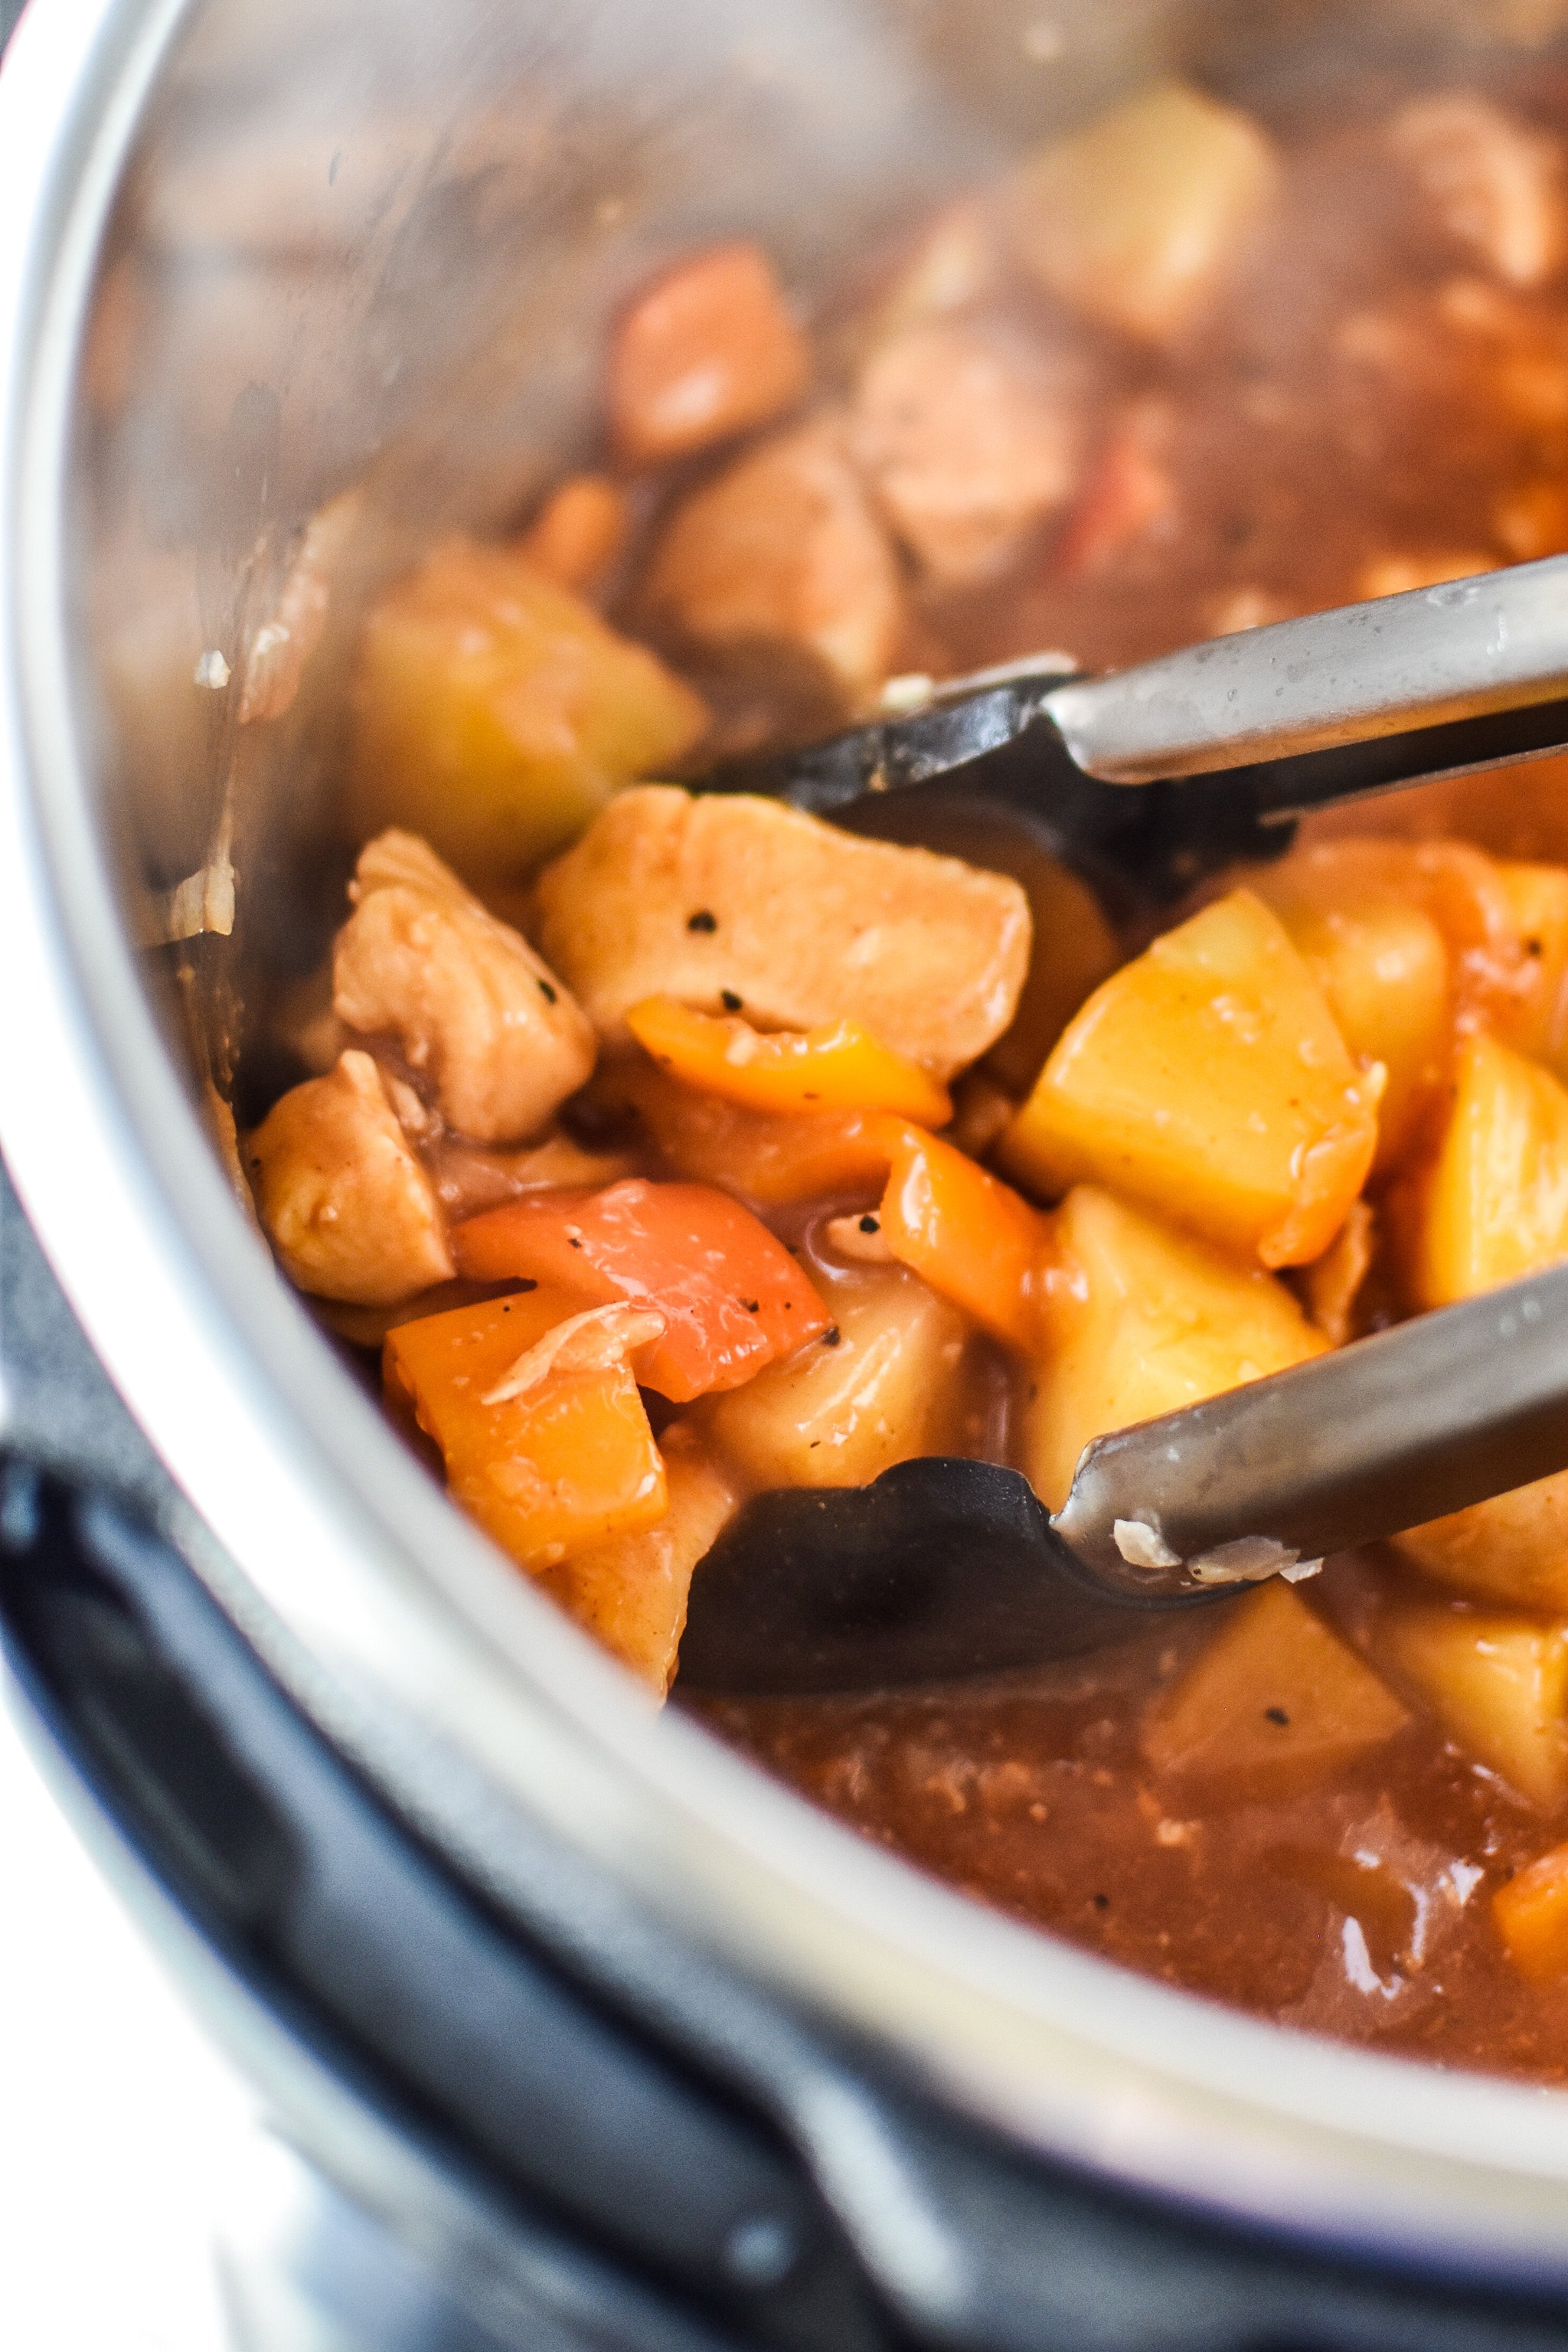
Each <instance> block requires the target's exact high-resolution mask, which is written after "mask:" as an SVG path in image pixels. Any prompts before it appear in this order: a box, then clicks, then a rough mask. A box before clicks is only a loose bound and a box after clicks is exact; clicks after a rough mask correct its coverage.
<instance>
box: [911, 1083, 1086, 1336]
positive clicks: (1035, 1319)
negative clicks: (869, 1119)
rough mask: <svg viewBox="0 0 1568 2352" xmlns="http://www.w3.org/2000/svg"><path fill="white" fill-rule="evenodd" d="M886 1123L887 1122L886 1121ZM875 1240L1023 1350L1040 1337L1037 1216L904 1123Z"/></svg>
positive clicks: (959, 1156) (1042, 1246)
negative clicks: (885, 1245)
mask: <svg viewBox="0 0 1568 2352" xmlns="http://www.w3.org/2000/svg"><path fill="white" fill-rule="evenodd" d="M889 1125H891V1122H890V1121H889ZM878 1225H879V1231H880V1233H881V1236H882V1239H883V1240H884V1241H885V1242H886V1244H887V1245H888V1247H889V1249H890V1250H891V1252H892V1254H893V1255H894V1256H895V1257H896V1258H900V1259H901V1260H902V1262H903V1264H904V1265H907V1266H910V1267H911V1268H912V1269H913V1271H914V1272H915V1273H916V1274H918V1275H920V1276H921V1278H922V1280H924V1281H925V1282H928V1283H929V1284H930V1285H931V1288H932V1289H933V1290H934V1291H936V1292H938V1293H939V1295H940V1296H941V1297H943V1298H950V1299H952V1302H953V1304H954V1306H956V1307H962V1308H963V1311H964V1313H965V1314H966V1315H971V1316H973V1318H974V1320H975V1322H977V1323H978V1324H979V1325H980V1326H981V1327H982V1328H983V1329H984V1330H986V1331H989V1332H990V1333H991V1334H992V1336H993V1337H994V1339H1003V1340H1005V1341H1006V1343H1007V1344H1008V1346H1010V1347H1013V1348H1017V1349H1020V1350H1021V1351H1023V1352H1024V1353H1026V1354H1028V1353H1031V1352H1033V1351H1034V1350H1035V1349H1037V1346H1038V1343H1039V1336H1040V1307H1039V1284H1040V1279H1041V1272H1042V1260H1043V1258H1044V1256H1045V1254H1046V1247H1047V1226H1046V1221H1045V1219H1044V1218H1043V1217H1042V1216H1041V1215H1040V1214H1039V1213H1038V1212H1037V1211H1036V1210H1034V1209H1031V1208H1030V1206H1029V1204H1028V1202H1026V1201H1024V1200H1021V1199H1020V1198H1019V1196H1018V1194H1017V1193H1016V1192H1014V1191H1013V1190H1012V1188H1011V1186H1009V1185H1006V1184H1003V1183H999V1182H998V1181H997V1179H996V1178H995V1177H994V1176H990V1175H987V1173H986V1171H985V1170H984V1168H980V1167H977V1166H976V1165H975V1163H974V1161H973V1160H970V1159H967V1158H966V1157H965V1155H964V1154H963V1152H962V1151H958V1150H954V1148H953V1146H952V1144H951V1143H943V1142H942V1140H941V1139H940V1138H939V1137H937V1136H934V1135H923V1134H922V1133H921V1130H920V1129H918V1128H913V1127H906V1128H904V1129H902V1130H901V1132H900V1133H899V1135H898V1138H897V1140H896V1142H895V1143H894V1145H893V1152H892V1162H891V1165H890V1167H889V1171H888V1186H887V1190H886V1192H884V1193H883V1195H882V1203H881V1207H880V1208H879V1211H878Z"/></svg>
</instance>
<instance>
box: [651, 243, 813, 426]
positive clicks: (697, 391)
mask: <svg viewBox="0 0 1568 2352" xmlns="http://www.w3.org/2000/svg"><path fill="white" fill-rule="evenodd" d="M609 373H610V382H609V402H610V430H611V433H612V435H613V436H614V438H615V441H616V446H617V447H618V448H619V449H620V451H621V453H622V455H623V456H624V457H628V458H629V459H630V460H631V462H632V464H633V465H635V466H658V465H662V464H663V463H664V462H665V461H666V460H667V459H668V458H670V457H690V456H691V455H692V453H693V452H694V451H695V450H698V449H708V448H711V446H713V444H714V443H715V442H716V441H722V440H725V439H727V438H728V437H729V436H730V435H731V434H732V433H741V432H744V431H745V430H746V429H747V427H748V426H750V425H765V424H767V423H768V422H769V421H770V419H771V418H773V417H775V416H781V415H783V414H784V410H785V409H786V408H793V407H794V406H795V402H796V401H797V400H798V399H799V398H800V397H801V394H803V393H804V392H805V387H806V384H807V383H808V382H809V380H810V376H811V353H810V352H809V351H808V349H807V347H806V342H805V337H804V335H802V333H801V331H800V329H799V328H798V327H797V326H796V325H795V320H793V319H792V318H791V317H790V314H789V310H788V309H787V307H786V305H785V302H784V293H783V290H782V289H781V288H780V285H779V282H778V279H777V278H776V277H775V276H774V274H773V264H772V262H771V261H770V260H769V259H768V257H767V255H766V254H765V253H764V252H763V250H762V248H761V247H760V246H755V245H750V244H744V243H742V244H736V245H716V246H714V247H711V249H710V251H709V252H707V253H698V254H693V255H692V256H691V257H690V258H689V260H686V261H682V262H679V263H677V265H676V267H675V268H673V269H669V270H667V271H666V272H665V274H664V275H663V277H661V278H656V279H655V280H654V282H653V284H652V285H651V286H648V287H646V288H645V289H644V290H643V291H642V293H640V294H639V295H637V298H636V299H635V300H634V301H633V302H632V303H631V304H630V306H629V307H628V308H627V309H626V310H625V311H624V312H623V313H622V316H621V320H620V323H619V325H618V326H617V328H616V332H615V335H614V338H613V340H612V341H611V344H610V369H609Z"/></svg>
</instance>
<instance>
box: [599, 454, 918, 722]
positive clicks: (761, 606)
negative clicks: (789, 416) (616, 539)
mask: <svg viewBox="0 0 1568 2352" xmlns="http://www.w3.org/2000/svg"><path fill="white" fill-rule="evenodd" d="M644 604H645V607H646V610H647V614H648V616H649V618H650V619H651V620H653V621H654V622H655V623H657V624H659V625H663V626H665V627H668V628H670V629H672V630H674V631H675V632H676V633H677V634H678V635H680V636H681V637H683V638H685V639H686V640H687V641H688V642H689V643H690V644H691V645H693V646H699V647H701V648H702V649H704V650H706V651H709V652H712V653H719V654H725V653H731V654H733V653H739V652H742V651H744V650H746V649H748V648H753V647H758V646H784V647H788V648H791V649H793V650H795V651H796V652H798V653H802V654H805V655H806V656H809V657H810V658H811V659H813V660H814V661H815V662H816V663H817V664H818V665H820V667H821V668H822V669H823V670H824V672H825V673H826V676H827V677H828V678H829V679H831V680H832V681H833V682H834V684H835V685H836V686H837V688H838V689H839V691H840V692H841V693H843V694H845V695H847V697H849V698H851V699H852V700H854V699H858V698H862V697H864V696H866V695H868V694H869V693H870V692H871V690H872V689H873V688H875V687H876V686H878V685H879V683H880V681H881V679H882V678H883V677H885V675H886V674H887V672H888V670H889V667H890V666H891V663H892V660H893V656H894V652H895V649H896V647H897V645H898V639H899V633H900V627H901V625H902V622H903V595H902V589H901V586H900V579H899V569H898V565H897V562H895V560H894V555H893V550H892V547H891V545H890V544H889V539H888V535H887V533H886V531H885V530H883V528H882V526H881V524H880V522H879V520H878V519H877V517H876V515H875V514H874V513H873V512H872V510H871V508H870V505H869V503H868V499H867V495H866V492H865V490H864V488H862V486H861V483H860V479H859V477H858V474H857V473H856V471H855V468H854V467H853V466H852V464H851V463H850V459H849V455H848V451H847V447H846V445H845V435H844V429H843V427H842V425H839V424H838V423H837V422H836V421H835V420H833V419H831V418H820V419H818V420H817V421H816V423H815V424H811V425H802V426H801V427H800V428H799V429H798V430H796V431H795V432H791V433H784V434H780V435H777V436H774V437H773V439H772V440H769V441H765V442H763V445H762V446H761V447H760V448H757V449H752V450H750V451H748V452H747V454H746V455H745V456H744V457H741V458H738V459H737V460H736V462H735V464H734V465H732V466H731V467H729V468H728V470H727V471H726V472H724V473H722V474H721V475H720V476H719V478H718V479H717V480H716V481H712V482H709V483H708V484H706V485H705V486H704V487H703V488H701V489H700V490H698V491H696V492H694V493H693V495H692V496H691V497H690V498H689V499H687V500H686V501H685V503H684V505H682V506H681V507H679V509H677V511H676V514H675V517H674V520H673V521H672V522H671V523H670V525H669V527H668V530H666V532H665V534H664V537H663V538H662V540H661V541H659V544H658V548H657V549H656V551H655V552H654V558H653V562H652V564H651V566H650V567H649V571H648V574H647V581H646V583H645V588H644Z"/></svg>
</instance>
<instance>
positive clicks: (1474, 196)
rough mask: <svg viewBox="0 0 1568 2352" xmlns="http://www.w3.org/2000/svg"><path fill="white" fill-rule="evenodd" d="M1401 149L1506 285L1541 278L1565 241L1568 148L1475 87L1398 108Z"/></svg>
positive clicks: (1456, 230) (1440, 207)
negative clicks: (1567, 159) (1567, 155)
mask: <svg viewBox="0 0 1568 2352" xmlns="http://www.w3.org/2000/svg"><path fill="white" fill-rule="evenodd" d="M1389 137H1390V139H1391V141H1392V142H1393V145H1394V152H1395V153H1396V154H1397V155H1398V156H1399V157H1400V159H1401V160H1402V161H1403V162H1404V163H1405V164H1407V165H1408V167H1409V169H1410V171H1411V173H1412V174H1413V176H1414V178H1415V183H1416V185H1417V186H1418V187H1419V189H1420V190H1421V193H1422V194H1423V195H1425V196H1426V199H1427V200H1428V202H1429V203H1430V205H1431V206H1432V209H1433V211H1434V212H1435V213H1436V215H1437V217H1438V218H1439V219H1440V220H1441V222H1442V224H1443V226H1444V227H1445V228H1446V229H1447V231H1448V232H1449V234H1450V235H1451V236H1454V237H1455V238H1457V239H1458V242H1459V243H1460V244H1461V245H1464V246H1468V248H1469V250H1470V252H1471V253H1472V254H1474V255H1475V256H1476V257H1478V258H1479V260H1481V261H1483V262H1484V263H1485V264H1486V265H1487V267H1488V268H1489V269H1491V270H1492V271H1494V272H1495V274H1496V275H1497V276H1498V277H1499V278H1504V279H1506V280H1507V282H1508V283H1509V284H1510V286H1539V285H1540V284H1541V283H1542V279H1544V278H1550V277H1551V276H1552V272H1553V271H1554V270H1556V269H1557V268H1560V267H1561V265H1562V262H1563V255H1564V250H1565V248H1568V215H1565V212H1564V201H1563V151H1562V149H1561V147H1560V146H1559V145H1558V142H1556V140H1555V139H1550V138H1547V137H1546V136H1545V135H1544V134H1543V133H1542V132H1541V131H1533V130H1531V128H1530V127H1529V125H1528V124H1526V123H1523V122H1521V121H1517V120H1516V119H1515V117H1514V116H1512V115H1510V114H1508V113H1505V112H1504V110H1503V109H1502V108H1501V107H1500V106H1495V105H1494V104H1493V103H1492V101H1491V100H1490V99H1488V98H1482V97H1481V96H1480V95H1479V93H1478V92H1476V91H1473V90H1451V91H1448V92H1446V93H1443V94H1440V95H1438V96H1436V97H1431V98H1419V99H1415V100H1412V101H1411V103H1410V104H1409V105H1408V106H1404V107H1401V108H1400V110H1399V111H1398V113H1397V114H1396V115H1395V116H1394V120H1393V121H1392V122H1391V123H1390V125H1389Z"/></svg>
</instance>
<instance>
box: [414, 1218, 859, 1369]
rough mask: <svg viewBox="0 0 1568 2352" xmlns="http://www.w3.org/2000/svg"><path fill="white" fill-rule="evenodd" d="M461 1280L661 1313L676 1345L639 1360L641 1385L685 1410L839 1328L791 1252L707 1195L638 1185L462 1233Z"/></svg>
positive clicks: (483, 1222) (660, 1345)
mask: <svg viewBox="0 0 1568 2352" xmlns="http://www.w3.org/2000/svg"><path fill="white" fill-rule="evenodd" d="M452 1245H453V1249H454V1251H455V1253H456V1255H457V1260H458V1268H459V1270H460V1271H461V1272H462V1273H463V1274H466V1275H468V1276H472V1277H474V1278H476V1279H478V1280H481V1281H490V1282H495V1281H500V1280H502V1279H504V1278H505V1277H506V1276H524V1277H532V1278H533V1279H534V1280H536V1281H540V1282H545V1283H549V1284H552V1285H553V1286H557V1287H559V1288H561V1289H563V1290H567V1291H573V1292H576V1293H579V1294H580V1295H581V1297H585V1298H591V1299H603V1300H606V1301H608V1300H610V1299H629V1300H632V1301H635V1302H636V1303H637V1304H638V1305H647V1306H650V1307H657V1308H658V1310H659V1312H660V1313H661V1314H662V1315H663V1316H664V1317H665V1318H666V1323H667V1327H668V1328H667V1329H666V1330H665V1332H664V1335H663V1336H662V1337H661V1338H660V1339H656V1340H655V1341H654V1342H653V1343H652V1344H651V1345H650V1346H648V1347H647V1348H644V1349H639V1350H638V1353H637V1377H638V1379H639V1380H640V1381H641V1382H642V1384H643V1386H644V1387H645V1388H650V1389H657V1390H658V1393H659V1394H660V1395H661V1396H667V1397H668V1398H670V1399H671V1401H672V1402H675V1403H677V1404H681V1403H684V1402H686V1401H687V1399H689V1398H690V1397H696V1396H701V1395H703V1394H705V1393H706V1391H708V1390H710V1389H728V1388H734V1387H736V1386H737V1385H738V1384H739V1383H740V1382H741V1381H749V1380H751V1379H752V1376H753V1375H754V1374H755V1373H757V1372H759V1371H761V1370H762V1368H763V1365H764V1364H769V1363H772V1361H773V1358H774V1357H775V1356H785V1355H788V1354H790V1353H791V1352H792V1351H793V1350H794V1349H796V1348H799V1347H801V1346H803V1345H804V1344H805V1341H806V1340H807V1339H816V1336H817V1334H818V1333H819V1332H820V1331H824V1330H826V1328H827V1316H826V1313H825V1312H824V1310H823V1306H822V1301H821V1300H820V1299H819V1298H818V1297H817V1295H816V1291H815V1290H814V1289H813V1287H812V1286H811V1283H810V1282H809V1280H808V1279H807V1277H806V1276H805V1274H804V1273H803V1272H802V1271H801V1269H800V1267H799V1266H798V1265H796V1264H795V1260H794V1258H793V1257H791V1255H790V1254H789V1252H788V1251H787V1250H786V1249H785V1248H784V1244H783V1243H782V1242H777V1241H775V1240H774V1239H773V1235H772V1234H770V1233H769V1231H768V1229H767V1227H766V1226H765V1225H764V1224H763V1223H760V1222H759V1220H758V1219H757V1218H756V1217H754V1216H753V1215H752V1213H751V1211H750V1210H749V1209H743V1208H742V1206H741V1204H740V1202H738V1201H732V1200H731V1199H730V1198H729V1196H728V1195H727V1194H726V1193H723V1192H714V1191H712V1190H711V1189H710V1187H709V1186H708V1185H706V1184H649V1183H647V1182H645V1181H643V1180H642V1179H641V1178H634V1179H632V1180H631V1181H628V1182H626V1183H624V1184H612V1185H611V1186H610V1187H609V1188H608V1190H607V1191H605V1192H580V1193H572V1192H566V1193H561V1192H556V1193H549V1194H542V1195H535V1196H534V1197H532V1198H530V1199H524V1200H521V1201H513V1202H509V1203H508V1205H507V1206H506V1207H505V1208H501V1209H491V1210H489V1211H488V1212H487V1213H486V1214H485V1215H484V1216H482V1217H474V1218H471V1219H470V1220H469V1222H468V1223H467V1224H463V1225H459V1226H458V1230H457V1232H456V1233H455V1234H454V1235H453V1237H452Z"/></svg>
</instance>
